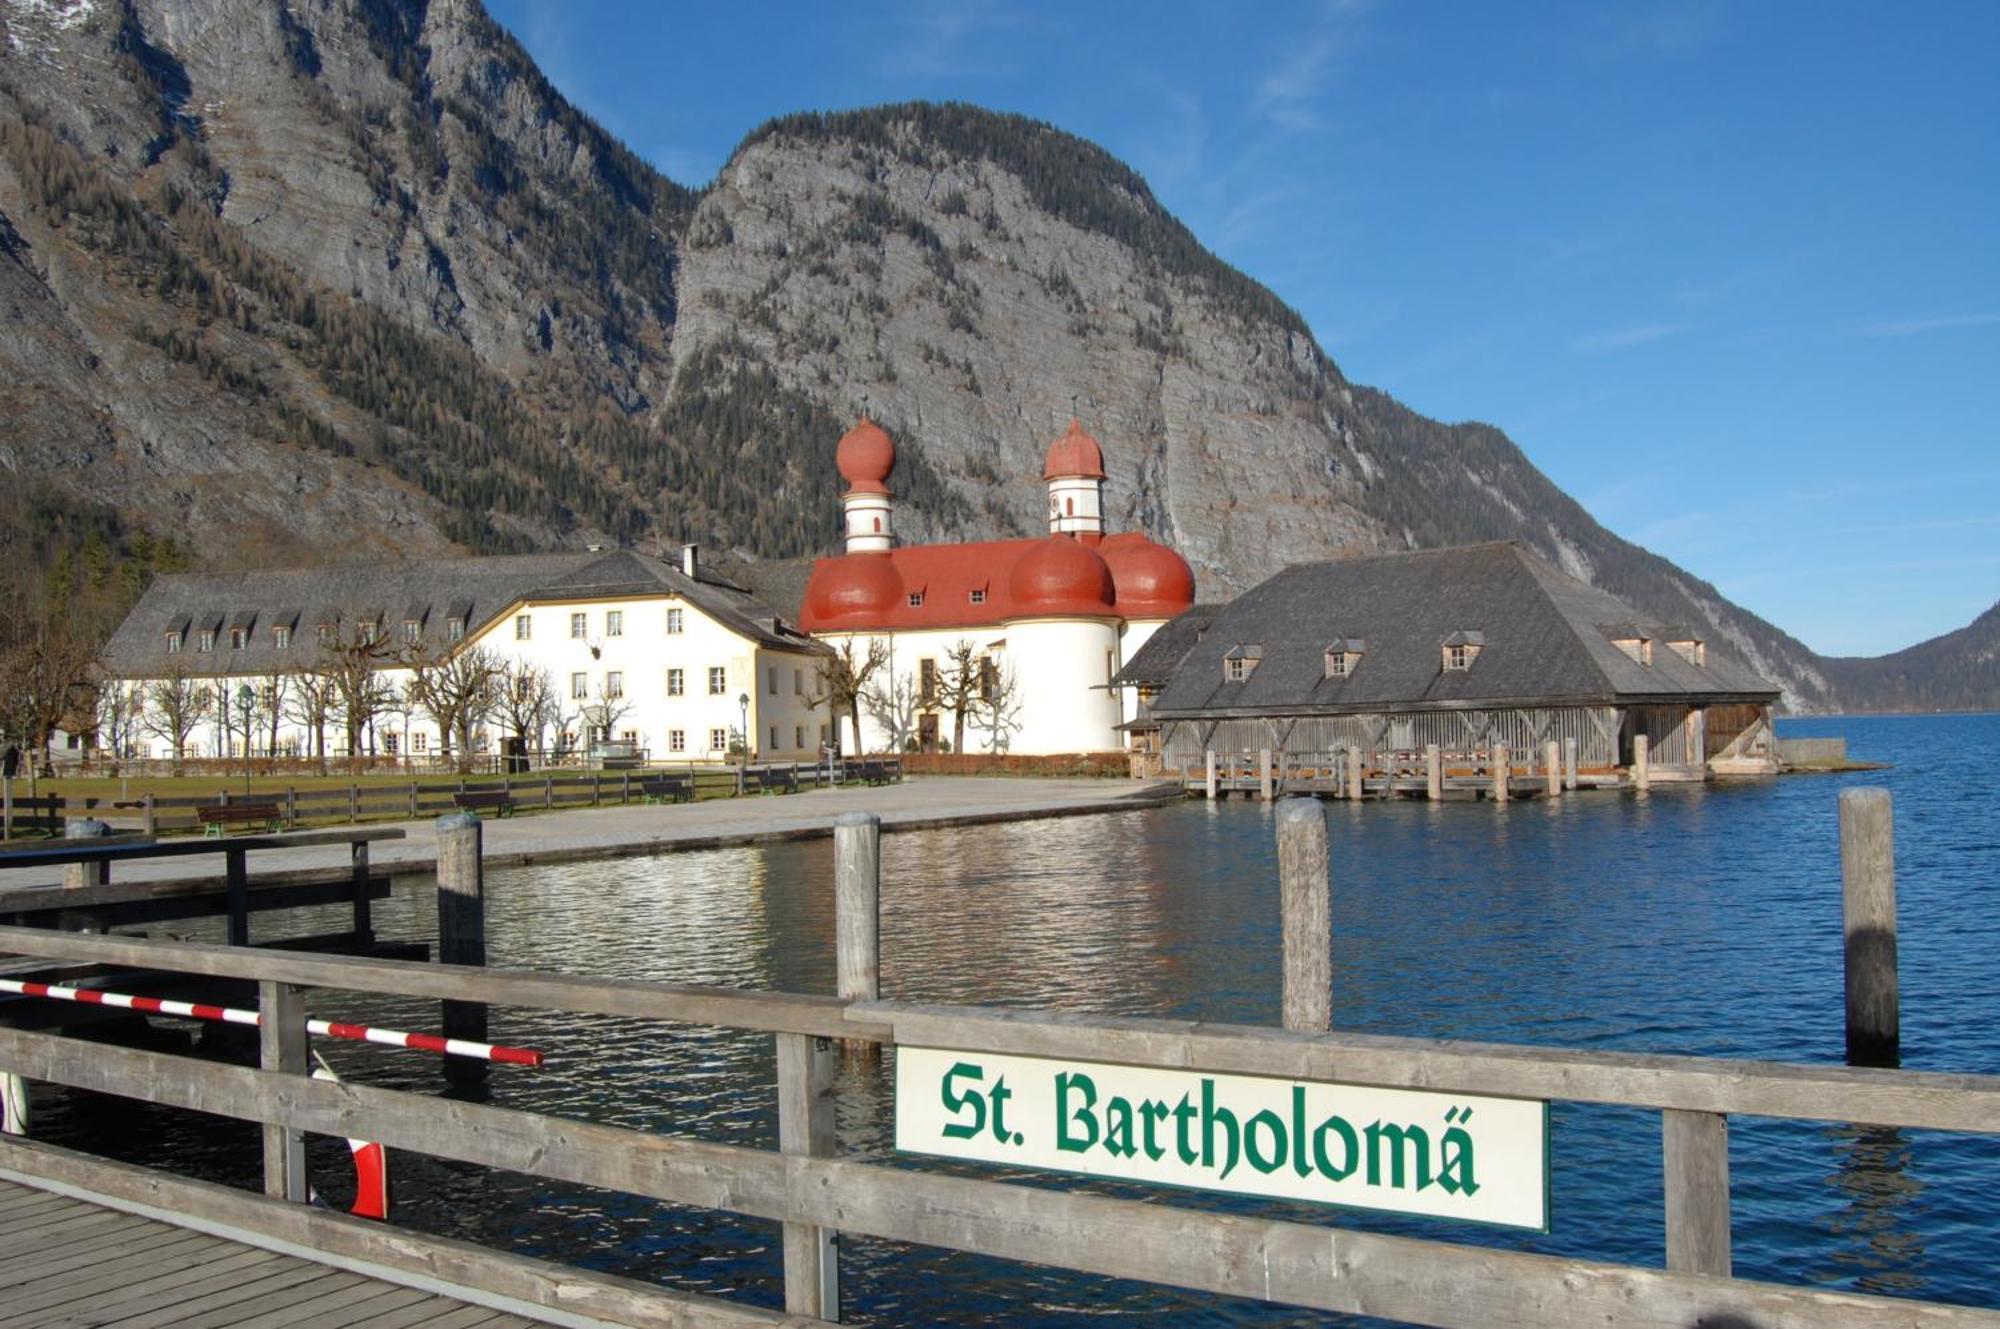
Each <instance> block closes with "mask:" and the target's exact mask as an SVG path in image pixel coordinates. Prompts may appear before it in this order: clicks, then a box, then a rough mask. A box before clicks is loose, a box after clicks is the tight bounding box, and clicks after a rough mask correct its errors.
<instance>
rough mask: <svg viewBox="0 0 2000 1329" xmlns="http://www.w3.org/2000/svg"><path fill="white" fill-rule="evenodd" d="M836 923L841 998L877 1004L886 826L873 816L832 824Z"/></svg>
mask: <svg viewBox="0 0 2000 1329" xmlns="http://www.w3.org/2000/svg"><path fill="white" fill-rule="evenodd" d="M833 922H834V938H835V947H834V950H835V969H836V972H837V979H836V991H837V993H838V995H839V996H840V997H841V999H842V1000H844V1001H874V1000H875V999H876V998H878V997H880V996H881V995H882V821H881V819H880V818H879V817H877V816H875V815H874V814H873V813H870V812H843V813H841V814H840V818H839V819H838V820H837V821H836V822H834V826H833ZM851 1046H853V1047H855V1048H857V1049H858V1048H862V1047H866V1048H869V1049H872V1048H873V1047H874V1046H875V1045H874V1044H873V1043H867V1044H860V1043H856V1044H852V1045H851Z"/></svg>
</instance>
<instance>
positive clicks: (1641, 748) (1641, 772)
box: [1632, 734, 1653, 791]
mask: <svg viewBox="0 0 2000 1329" xmlns="http://www.w3.org/2000/svg"><path fill="white" fill-rule="evenodd" d="M1651 747H1652V742H1651V740H1649V739H1648V738H1647V737H1646V736H1645V735H1644V734H1634V735H1633V736H1632V787H1633V788H1634V789H1638V790H1641V791H1644V790H1647V789H1651V788H1652V787H1653V770H1652V754H1651V752H1650V751H1649V749H1650V748H1651Z"/></svg>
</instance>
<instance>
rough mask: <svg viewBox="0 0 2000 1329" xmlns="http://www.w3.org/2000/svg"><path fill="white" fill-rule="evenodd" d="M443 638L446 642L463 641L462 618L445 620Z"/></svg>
mask: <svg viewBox="0 0 2000 1329" xmlns="http://www.w3.org/2000/svg"><path fill="white" fill-rule="evenodd" d="M444 637H445V640H446V641H464V640H465V620H464V619H462V618H448V619H446V620H445V622H444Z"/></svg>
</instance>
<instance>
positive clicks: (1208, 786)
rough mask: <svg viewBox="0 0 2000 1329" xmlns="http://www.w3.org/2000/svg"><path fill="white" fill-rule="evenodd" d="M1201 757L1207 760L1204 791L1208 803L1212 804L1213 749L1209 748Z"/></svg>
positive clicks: (1213, 798)
mask: <svg viewBox="0 0 2000 1329" xmlns="http://www.w3.org/2000/svg"><path fill="white" fill-rule="evenodd" d="M1203 755H1204V756H1206V757H1207V759H1208V775H1207V781H1206V783H1205V785H1204V791H1205V792H1206V793H1207V795H1208V801H1209V802H1211V803H1213V802H1214V801H1215V749H1214V748H1210V749H1208V751H1207V752H1206V753H1205V754H1203Z"/></svg>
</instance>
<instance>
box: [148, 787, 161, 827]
mask: <svg viewBox="0 0 2000 1329" xmlns="http://www.w3.org/2000/svg"><path fill="white" fill-rule="evenodd" d="M145 802H146V810H145V816H146V834H147V835H148V836H149V837H150V836H155V835H158V834H159V833H160V819H159V810H158V809H157V808H155V807H154V806H153V796H152V795H151V794H147V795H146V800H145Z"/></svg>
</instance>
